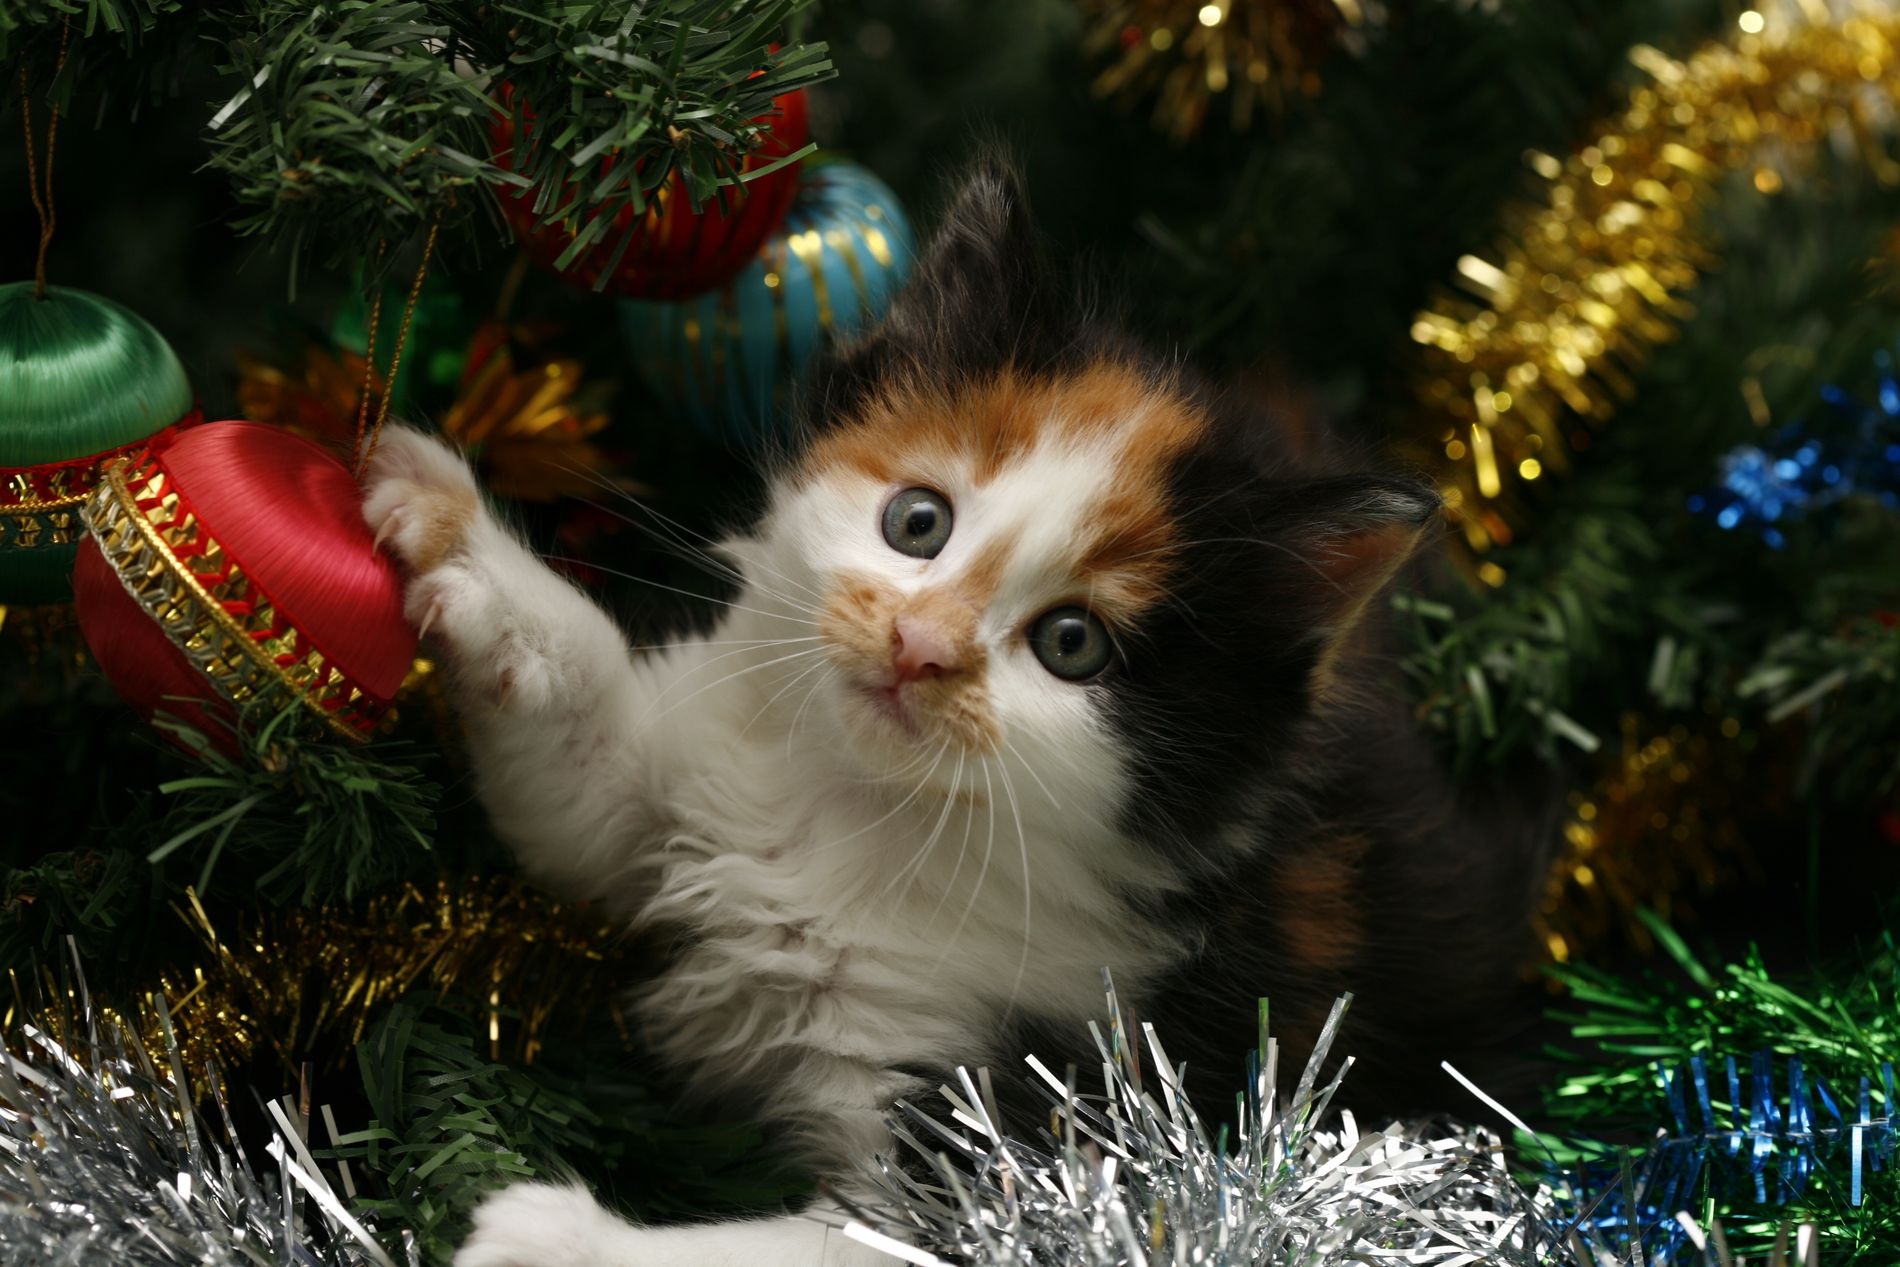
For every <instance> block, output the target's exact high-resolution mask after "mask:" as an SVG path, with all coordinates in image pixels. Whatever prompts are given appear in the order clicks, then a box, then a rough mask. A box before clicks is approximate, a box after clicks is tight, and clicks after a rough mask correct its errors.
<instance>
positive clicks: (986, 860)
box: [937, 757, 996, 964]
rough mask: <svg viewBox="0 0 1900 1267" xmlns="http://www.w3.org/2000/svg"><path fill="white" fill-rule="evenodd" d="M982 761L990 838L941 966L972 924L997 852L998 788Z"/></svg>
mask: <svg viewBox="0 0 1900 1267" xmlns="http://www.w3.org/2000/svg"><path fill="white" fill-rule="evenodd" d="M980 760H981V761H982V764H983V804H984V805H985V806H986V807H987V808H988V809H989V812H990V832H989V838H988V839H987V840H985V841H984V842H983V864H982V865H981V866H979V867H978V868H977V869H976V883H975V884H974V885H972V886H970V900H969V901H968V902H965V903H964V904H963V914H961V915H959V916H958V917H957V926H956V927H955V928H953V929H951V930H950V936H949V937H948V938H947V939H945V941H944V944H943V955H939V956H938V957H937V962H938V963H939V964H941V963H942V962H943V957H944V955H948V954H949V953H950V948H951V947H952V946H954V945H956V944H957V937H958V935H959V934H961V933H962V932H963V926H964V925H965V924H967V923H969V922H970V913H971V912H972V911H974V910H976V903H977V899H978V898H980V897H982V896H983V881H984V880H985V879H987V878H988V877H989V874H990V855H991V854H993V853H994V852H995V850H996V788H995V786H994V785H993V784H992V783H991V782H990V762H989V758H988V757H983V758H981V759H980Z"/></svg>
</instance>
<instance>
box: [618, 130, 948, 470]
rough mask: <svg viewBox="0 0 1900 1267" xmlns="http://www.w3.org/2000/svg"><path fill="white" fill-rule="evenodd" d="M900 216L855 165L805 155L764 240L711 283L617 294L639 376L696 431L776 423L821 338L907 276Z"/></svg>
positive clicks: (749, 432)
mask: <svg viewBox="0 0 1900 1267" xmlns="http://www.w3.org/2000/svg"><path fill="white" fill-rule="evenodd" d="M915 251H916V243H915V240H914V239H913V238H912V236H911V230H910V221H909V220H908V219H906V218H905V216H904V210H903V208H902V207H901V206H899V205H898V201H897V197H896V195H894V194H892V193H891V191H890V188H889V187H888V186H887V185H885V184H884V182H883V181H881V180H879V179H878V178H877V177H875V176H873V175H872V174H871V173H870V172H868V171H866V170H865V169H864V168H862V167H860V166H859V165H858V164H856V163H850V162H841V161H840V162H831V163H825V164H821V165H818V166H811V165H809V164H808V165H807V167H806V169H805V171H804V172H803V173H801V176H800V184H799V191H798V196H797V198H796V200H794V201H793V203H792V209H791V211H790V212H789V213H788V214H787V215H786V217H785V223H784V224H783V225H781V226H780V228H779V230H778V232H777V233H775V234H774V235H773V236H772V238H771V240H770V241H768V242H767V243H766V244H765V245H764V246H763V247H761V248H760V250H759V253H758V255H757V256H756V257H755V258H754V259H753V261H752V263H750V264H749V265H747V266H746V268H745V269H744V271H742V272H741V273H740V274H739V275H738V276H737V277H735V278H734V279H733V280H732V281H730V282H728V283H726V285H724V286H722V287H721V288H719V289H718V290H715V291H711V292H708V293H707V294H704V295H700V296H698V297H696V298H693V299H686V300H675V301H671V302H656V301H642V300H622V301H621V303H620V326H621V330H622V331H623V332H624V333H625V336H626V344H627V349H628V352H629V354H630V355H631V357H632V359H633V363H634V366H635V368H637V369H638V371H639V373H640V377H641V379H642V380H643V381H644V382H645V383H646V384H647V386H648V387H649V388H650V389H651V390H652V391H653V392H654V394H655V395H657V396H659V397H660V399H661V400H662V401H663V402H664V403H666V404H667V405H669V406H670V407H671V408H672V409H673V410H674V411H675V412H676V413H677V414H679V415H680V416H681V417H682V418H685V419H686V420H688V421H689V422H691V423H692V424H693V425H694V426H696V427H698V428H699V429H701V430H702V431H705V432H706V433H707V434H709V435H711V436H714V437H716V438H718V439H721V440H724V441H727V442H730V443H734V444H737V445H741V446H744V445H750V444H753V443H756V442H759V441H761V440H765V439H768V438H770V437H772V436H775V435H781V434H783V433H784V431H785V428H786V421H787V419H786V408H787V404H788V402H789V399H790V392H791V387H792V384H793V383H794V382H796V381H797V378H798V376H799V374H800V373H802V372H803V371H804V369H805V367H806V366H808V365H809V364H810V363H811V359H812V357H813V355H814V354H815V353H816V352H817V351H818V349H819V348H820V347H821V346H822V345H823V343H824V341H825V340H826V339H828V338H840V337H843V336H847V335H850V334H853V333H855V332H857V331H858V330H861V329H864V328H865V327H867V326H869V325H872V324H873V323H875V322H876V321H877V320H879V319H880V318H881V317H882V316H883V315H884V312H885V310H886V309H887V308H888V307H889V306H890V302H891V298H892V297H893V296H894V295H895V294H896V293H897V290H898V288H899V287H900V286H902V285H903V284H904V279H905V278H906V277H908V276H909V274H910V266H911V259H912V256H913V255H914V254H915Z"/></svg>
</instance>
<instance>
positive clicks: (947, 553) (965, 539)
mask: <svg viewBox="0 0 1900 1267" xmlns="http://www.w3.org/2000/svg"><path fill="white" fill-rule="evenodd" d="M1204 428H1205V419H1204V418H1203V417H1202V416H1201V414H1200V413H1199V412H1198V411H1197V410H1196V409H1195V408H1194V407H1193V406H1191V405H1189V404H1188V403H1186V402H1184V401H1183V400H1182V399H1180V398H1179V397H1178V396H1176V395H1175V394H1173V393H1172V392H1171V391H1170V390H1169V388H1168V385H1167V384H1166V383H1164V382H1158V381H1155V380H1153V379H1151V378H1149V377H1147V376H1145V375H1144V373H1143V372H1142V371H1140V370H1137V369H1135V368H1133V367H1131V366H1129V365H1127V364H1117V363H1113V362H1099V363H1097V364H1094V365H1091V366H1088V367H1085V368H1084V369H1082V370H1080V371H1079V372H1076V373H1073V374H1066V375H1060V376H1049V377H1044V378H1042V379H1039V380H1035V381H1031V380H1027V379H1025V378H1023V377H1021V376H1019V375H1016V374H1013V373H1006V374H1002V375H999V376H996V377H994V378H989V379H987V380H983V381H979V382H976V383H969V384H964V385H963V386H962V387H961V388H959V389H953V390H946V389H943V388H926V387H918V386H893V387H891V388H890V389H888V390H886V391H885V392H883V393H880V394H879V395H878V396H877V397H875V398H874V399H873V400H872V401H871V402H869V403H868V404H867V406H866V407H865V408H864V409H862V410H861V411H860V413H859V414H858V416H857V417H856V418H855V419H853V420H852V421H850V422H849V423H846V424H844V425H841V426H839V427H837V428H836V429H834V430H832V431H830V432H829V433H828V434H826V435H825V436H823V437H822V438H820V439H819V440H818V441H817V442H816V443H815V444H814V445H813V446H812V448H811V449H810V450H809V451H808V452H807V453H806V455H805V456H804V459H803V462H802V465H801V468H800V472H799V475H798V476H797V477H796V478H797V482H796V485H795V491H792V492H791V493H790V495H789V496H786V497H784V498H783V500H782V501H781V504H780V508H779V513H778V515H777V516H776V518H775V523H774V532H775V535H776V536H777V537H778V538H779V541H780V550H781V551H783V550H784V549H785V548H786V546H788V545H789V546H790V547H791V549H792V550H793V551H795V553H796V555H797V560H796V561H797V563H798V565H800V570H801V571H802V572H803V573H804V574H805V575H806V576H807V577H808V578H809V580H808V581H807V582H805V585H806V588H807V589H809V590H810V591H811V592H812V593H813V594H815V595H816V596H817V615H816V620H815V624H816V629H817V633H818V636H819V637H820V638H821V639H822V645H823V647H824V656H825V658H826V659H827V661H828V662H829V664H830V665H831V667H832V668H833V669H834V670H835V671H834V672H833V673H831V674H829V675H827V680H826V685H825V686H824V687H823V688H822V689H823V691H824V692H825V698H824V700H823V702H822V707H823V708H824V711H825V714H826V715H827V716H828V717H829V718H831V719H832V720H833V721H834V722H835V724H836V726H837V729H838V731H839V732H840V733H841V735H842V737H843V739H844V741H845V743H846V745H847V746H848V748H849V750H850V751H851V752H852V754H853V755H854V756H855V757H856V758H857V759H858V761H859V763H860V764H861V765H862V766H863V767H864V768H865V769H866V771H867V772H868V773H871V774H874V775H891V776H895V775H896V774H897V773H899V772H900V771H908V774H909V777H910V779H911V780H912V781H916V780H918V779H919V778H920V776H921V777H924V778H926V779H927V780H928V781H929V782H931V783H934V784H936V785H938V786H939V787H943V788H950V787H961V788H965V789H968V788H970V787H971V784H972V781H973V780H974V781H976V785H977V786H978V787H980V786H981V781H980V780H981V771H982V770H983V764H982V759H984V758H990V757H996V756H998V755H999V754H1002V753H1005V752H1014V753H1015V754H1016V756H1017V757H1018V759H1020V760H1025V761H1027V760H1029V759H1030V757H1031V754H1035V755H1036V756H1038V757H1046V758H1052V759H1051V760H1048V761H1038V762H1037V766H1038V777H1041V778H1044V779H1045V780H1047V779H1048V778H1049V777H1050V775H1051V772H1050V771H1048V770H1047V769H1044V768H1043V767H1045V766H1065V765H1066V766H1067V767H1068V768H1069V769H1071V770H1074V771H1076V772H1081V771H1087V772H1089V777H1099V776H1100V775H1101V774H1102V773H1104V772H1106V771H1108V770H1110V769H1112V768H1113V765H1114V763H1115V761H1116V759H1117V752H1118V745H1117V742H1116V739H1115V736H1114V733H1113V728H1112V726H1111V725H1110V724H1109V719H1108V718H1107V716H1106V715H1105V712H1104V705H1105V703H1106V693H1107V691H1108V687H1109V683H1110V682H1111V681H1112V679H1113V677H1114V675H1115V674H1116V673H1117V672H1119V671H1121V669H1122V668H1123V665H1122V655H1123V653H1122V650H1121V648H1123V647H1125V646H1126V645H1127V644H1128V642H1129V641H1130V640H1131V639H1134V638H1136V637H1138V636H1140V630H1141V626H1142V623H1143V620H1144V617H1145V616H1146V615H1147V613H1148V611H1149V609H1150V608H1151V607H1152V606H1153V605H1154V604H1155V603H1157V602H1159V601H1161V599H1162V598H1163V597H1164V596H1165V594H1166V593H1167V590H1168V582H1169V574H1170V571H1171V569H1172V566H1173V561H1174V557H1175V554H1176V552H1177V548H1178V546H1179V544H1180V533H1179V528H1178V526H1177V524H1176V523H1175V521H1174V518H1173V514H1172V510H1171V504H1170V503H1171V498H1170V490H1169V487H1168V485H1169V477H1170V474H1171V473H1172V471H1173V470H1174V468H1175V465H1176V463H1177V462H1178V460H1179V458H1180V457H1181V455H1182V454H1183V453H1184V452H1186V451H1187V450H1188V449H1189V447H1190V446H1191V445H1193V443H1194V442H1195V440H1196V438H1197V437H1198V436H1199V435H1200V434H1201V432H1202V431H1203V430H1204ZM780 557H781V558H783V557H784V555H783V553H780ZM789 561H790V560H788V562H789ZM925 763H930V766H931V767H934V772H932V773H929V774H925V769H926V768H928V767H925ZM959 771H961V772H962V773H961V777H959V773H958V772H959ZM1055 777H1057V778H1061V779H1062V781H1064V782H1067V781H1068V779H1067V778H1065V777H1063V776H1062V773H1061V772H1060V771H1057V772H1055Z"/></svg>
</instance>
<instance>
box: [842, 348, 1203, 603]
mask: <svg viewBox="0 0 1900 1267" xmlns="http://www.w3.org/2000/svg"><path fill="white" fill-rule="evenodd" d="M1206 426H1207V418H1206V416H1205V414H1203V413H1202V412H1201V410H1200V409H1198V408H1197V407H1196V406H1194V405H1193V404H1191V403H1190V402H1188V401H1187V400H1185V399H1184V398H1183V397H1182V396H1181V394H1180V392H1179V390H1178V388H1177V385H1176V384H1175V383H1174V382H1173V381H1171V380H1170V379H1168V378H1165V377H1160V378H1158V377H1156V376H1154V375H1153V374H1151V373H1148V372H1145V371H1143V370H1142V369H1140V368H1138V367H1136V366H1133V365H1130V364H1128V363H1126V362H1121V361H1100V362H1097V363H1095V364H1094V365H1091V366H1089V367H1088V368H1086V369H1084V370H1082V371H1081V372H1079V373H1077V374H1073V375H1068V376H1065V377H1060V378H1029V377H1025V376H1024V375H1021V374H1017V373H1014V372H1005V373H1002V374H999V375H997V376H995V377H994V378H990V379H987V380H984V381H982V382H977V383H972V384H966V385H964V386H962V387H961V388H958V389H956V390H954V391H951V392H939V391H932V390H929V389H927V388H925V387H922V386H920V385H918V384H917V383H915V382H904V381H900V382H899V383H897V384H895V385H894V386H892V387H891V388H890V389H888V390H887V391H886V392H885V393H884V394H883V395H882V396H880V397H878V398H876V399H875V400H873V402H872V403H871V404H870V405H868V406H867V407H866V408H865V410H864V412H863V413H862V414H861V415H860V416H859V417H858V418H856V419H853V420H850V421H846V422H844V423H842V424H841V425H840V426H838V427H837V428H836V429H835V430H833V431H831V432H830V433H829V434H827V435H826V436H825V437H824V438H823V439H821V440H820V441H819V442H818V443H817V444H815V445H813V446H812V449H811V450H810V452H809V453H808V454H807V456H806V460H805V461H806V470H807V472H808V473H810V474H813V475H816V474H819V473H821V472H823V471H825V470H828V469H839V468H843V469H847V470H853V471H857V472H860V473H862V474H865V475H868V476H870V477H871V478H872V479H874V480H877V481H878V482H880V483H884V484H901V483H905V482H907V481H913V480H922V479H923V478H924V473H925V472H927V471H929V470H931V469H933V468H935V467H941V466H942V465H944V464H945V463H947V462H954V461H957V460H959V459H961V460H962V461H966V462H968V463H969V464H970V466H971V468H972V469H973V471H974V474H975V479H976V481H977V483H979V484H983V483H988V482H989V481H991V480H993V479H995V478H996V476H997V474H998V473H999V472H1000V471H1002V470H1003V469H1004V468H1005V467H1006V466H1007V465H1008V464H1009V463H1010V462H1011V461H1012V460H1015V459H1019V458H1021V457H1022V456H1024V455H1025V454H1027V453H1028V452H1029V451H1030V450H1031V449H1032V448H1034V447H1035V446H1036V445H1037V444H1038V443H1039V442H1041V441H1043V440H1044V439H1046V438H1048V437H1049V436H1050V435H1052V434H1053V435H1057V436H1066V437H1070V438H1073V439H1075V440H1078V441H1094V440H1104V441H1109V442H1110V443H1114V442H1116V441H1119V453H1118V456H1117V463H1118V470H1117V472H1116V478H1115V480H1114V482H1113V491H1112V492H1110V493H1109V494H1108V495H1107V496H1106V497H1104V498H1103V500H1102V501H1101V502H1100V503H1099V504H1098V505H1097V506H1096V508H1095V511H1094V514H1093V516H1092V518H1091V521H1090V522H1089V523H1087V524H1083V525H1078V528H1079V530H1081V531H1083V532H1086V533H1087V534H1088V540H1087V541H1086V543H1085V544H1084V548H1083V549H1082V551H1081V559H1082V562H1081V566H1080V568H1079V569H1078V575H1077V576H1076V577H1075V578H1074V580H1075V584H1076V586H1077V597H1078V598H1087V599H1088V600H1089V601H1090V602H1091V603H1092V604H1093V605H1094V606H1095V607H1096V608H1097V610H1098V612H1099V614H1101V615H1102V616H1103V617H1104V618H1105V619H1108V620H1110V621H1111V622H1112V621H1114V620H1116V619H1121V620H1132V619H1133V618H1134V617H1135V616H1137V615H1139V614H1140V612H1141V611H1143V610H1145V609H1146V608H1147V607H1149V606H1150V605H1152V604H1153V603H1155V602H1156V601H1158V600H1159V599H1160V598H1161V596H1162V594H1163V593H1164V592H1165V589H1166V583H1167V574H1168V571H1169V570H1170V568H1171V566H1172V564H1173V560H1174V553H1175V550H1176V549H1177V548H1178V546H1179V544H1180V543H1179V540H1178V534H1177V533H1176V530H1175V526H1174V524H1173V522H1172V519H1171V517H1170V515H1169V511H1168V489H1167V479H1168V473H1169V470H1170V468H1171V467H1172V465H1173V463H1174V461H1175V459H1176V458H1177V457H1179V455H1180V454H1181V453H1182V451H1183V450H1185V449H1186V448H1187V447H1188V446H1189V445H1191V444H1192V443H1193V442H1194V441H1195V439H1196V438H1197V437H1198V436H1199V435H1200V434H1201V432H1202V431H1203V430H1204V429H1205V428H1206ZM1003 562H1004V561H1003V560H1002V559H1001V558H997V559H994V560H989V561H987V563H988V567H987V568H986V569H974V568H973V569H972V570H973V571H977V570H981V571H982V572H983V578H982V580H979V579H978V578H976V577H972V578H971V580H970V581H969V582H967V583H966V586H967V589H966V595H967V599H968V601H970V602H973V603H975V604H976V605H978V606H981V605H982V604H983V603H985V602H987V600H988V596H989V594H988V592H984V591H983V581H987V582H988V586H989V590H990V591H991V592H993V589H994V578H995V577H997V576H1000V575H1001V570H1002V566H1003Z"/></svg>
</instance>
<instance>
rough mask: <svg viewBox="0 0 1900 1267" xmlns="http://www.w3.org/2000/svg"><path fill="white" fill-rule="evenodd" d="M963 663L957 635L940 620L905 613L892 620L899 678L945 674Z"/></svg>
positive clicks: (894, 664) (907, 679) (893, 652)
mask: <svg viewBox="0 0 1900 1267" xmlns="http://www.w3.org/2000/svg"><path fill="white" fill-rule="evenodd" d="M962 667H963V665H962V655H961V652H960V651H959V650H958V647H957V643H956V639H955V638H953V637H952V636H951V633H950V631H949V630H948V629H945V628H944V627H943V626H942V625H940V624H938V623H937V622H936V621H934V620H929V619H927V618H924V617H920V616H916V615H905V616H899V617H898V618H897V619H896V620H894V621H892V622H891V670H892V671H893V672H894V673H895V674H896V675H897V681H898V682H900V683H901V682H916V681H919V680H921V679H923V678H932V677H943V676H944V675H946V674H949V673H955V672H956V671H957V670H958V669H960V668H962Z"/></svg>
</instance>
